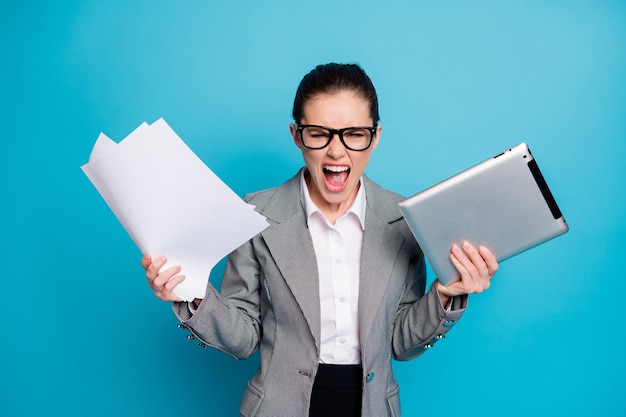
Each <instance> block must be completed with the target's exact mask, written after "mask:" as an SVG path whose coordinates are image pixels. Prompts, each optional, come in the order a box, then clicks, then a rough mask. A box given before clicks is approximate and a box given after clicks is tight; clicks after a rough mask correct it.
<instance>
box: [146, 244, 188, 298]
mask: <svg viewBox="0 0 626 417" xmlns="http://www.w3.org/2000/svg"><path fill="white" fill-rule="evenodd" d="M166 262H167V259H166V258H165V256H159V257H158V258H156V259H154V260H153V259H152V256H150V255H149V254H145V255H144V256H143V258H141V266H143V269H145V270H146V278H147V279H148V286H149V287H150V288H152V291H154V295H155V296H157V297H158V298H159V299H161V300H163V301H183V300H182V299H181V298H180V297H179V296H177V295H176V294H174V292H173V290H174V287H175V286H176V285H178V284H179V283H181V282H182V281H183V280H184V279H185V276H184V275H177V274H179V273H180V271H181V267H180V265H176V266H172V267H169V268H167V269H166V270H164V271H161V268H162V267H163V265H165V263H166Z"/></svg>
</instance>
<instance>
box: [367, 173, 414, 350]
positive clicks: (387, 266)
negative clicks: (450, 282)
mask: <svg viewBox="0 0 626 417" xmlns="http://www.w3.org/2000/svg"><path fill="white" fill-rule="evenodd" d="M365 185H366V188H365V190H366V195H367V210H366V214H365V233H364V235H363V251H362V255H361V281H360V283H359V334H360V339H361V350H362V351H364V350H365V347H366V343H367V341H368V339H369V337H370V333H371V329H372V324H373V322H374V319H375V318H376V315H377V314H379V309H380V305H381V303H382V299H383V297H384V295H385V293H386V289H387V286H388V285H389V280H390V279H391V273H392V270H393V267H394V265H395V262H396V258H397V256H398V254H399V253H400V250H401V248H402V246H403V245H404V243H405V238H404V237H403V236H402V235H401V234H399V233H398V232H396V231H394V230H393V228H391V227H389V224H390V223H392V222H394V221H397V220H398V219H399V218H400V217H401V214H400V210H399V209H398V211H397V213H396V212H395V211H389V210H387V212H384V211H381V210H382V207H391V208H392V209H393V205H390V204H389V203H388V202H383V201H382V200H383V199H384V198H385V197H384V196H383V195H382V194H381V189H380V188H379V187H378V186H377V185H375V184H373V183H372V182H371V181H368V180H367V179H365ZM387 198H388V197H387Z"/></svg>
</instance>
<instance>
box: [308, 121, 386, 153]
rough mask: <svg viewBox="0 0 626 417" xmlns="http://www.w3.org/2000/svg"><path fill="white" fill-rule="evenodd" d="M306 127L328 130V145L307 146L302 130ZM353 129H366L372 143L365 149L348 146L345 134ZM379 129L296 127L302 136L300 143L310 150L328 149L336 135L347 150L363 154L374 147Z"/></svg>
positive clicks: (363, 127) (367, 127)
mask: <svg viewBox="0 0 626 417" xmlns="http://www.w3.org/2000/svg"><path fill="white" fill-rule="evenodd" d="M306 127H317V128H321V129H326V130H328V141H327V142H326V144H325V145H324V146H319V147H312V146H307V145H306V144H305V143H304V138H303V137H302V130H304V128H306ZM352 129H366V130H368V131H369V132H370V133H371V135H370V141H369V143H368V144H367V146H366V147H365V148H363V149H354V148H351V147H350V146H348V144H347V143H346V141H344V140H343V132H346V131H348V130H352ZM377 129H378V126H373V127H372V126H351V127H344V128H343V129H331V128H330V127H326V126H320V125H296V130H297V131H298V134H299V136H300V143H302V146H304V147H305V148H308V149H316V150H317V149H324V148H325V147H327V146H328V145H330V142H332V140H333V137H335V135H337V136H339V140H340V141H341V144H342V145H343V146H345V148H346V149H349V150H351V151H354V152H361V151H365V150H367V149H369V147H370V146H372V142H373V141H374V137H375V136H376V130H377Z"/></svg>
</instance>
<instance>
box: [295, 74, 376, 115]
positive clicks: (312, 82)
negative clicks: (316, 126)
mask: <svg viewBox="0 0 626 417" xmlns="http://www.w3.org/2000/svg"><path fill="white" fill-rule="evenodd" d="M342 90H351V91H354V92H355V93H358V94H361V95H362V96H363V98H365V99H366V100H368V101H369V103H370V116H371V117H372V121H373V122H374V125H377V124H378V120H379V119H380V117H379V115H378V96H377V95H376V89H375V88H374V84H372V80H370V77H368V76H367V74H366V73H365V71H363V68H361V67H360V66H359V65H357V64H336V63H329V64H324V65H318V66H317V67H315V69H314V70H312V71H311V72H309V73H308V74H307V75H305V76H304V78H302V81H300V85H299V86H298V90H296V98H295V99H294V101H293V112H292V115H293V119H294V120H295V121H296V123H300V122H301V120H302V117H303V112H304V104H305V103H306V102H307V101H308V100H309V99H311V98H312V97H313V96H315V95H317V94H323V93H337V92H339V91H342Z"/></svg>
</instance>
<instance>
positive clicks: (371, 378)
mask: <svg viewBox="0 0 626 417" xmlns="http://www.w3.org/2000/svg"><path fill="white" fill-rule="evenodd" d="M375 376H376V374H375V373H374V372H370V373H369V374H367V377H366V378H365V382H367V383H370V382H372V380H373V379H374V377H375Z"/></svg>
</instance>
